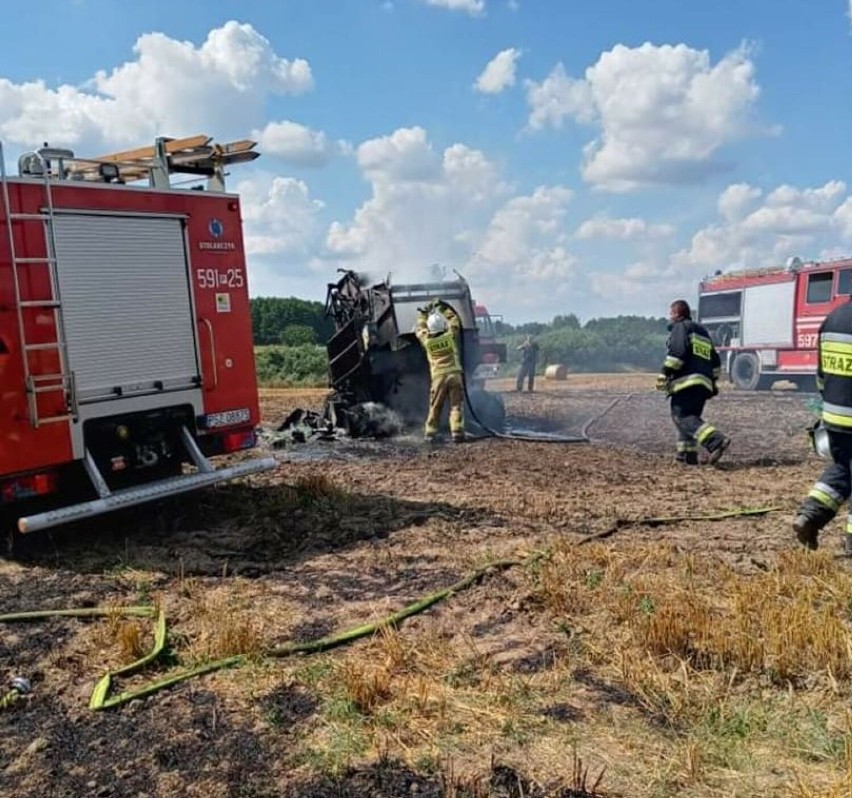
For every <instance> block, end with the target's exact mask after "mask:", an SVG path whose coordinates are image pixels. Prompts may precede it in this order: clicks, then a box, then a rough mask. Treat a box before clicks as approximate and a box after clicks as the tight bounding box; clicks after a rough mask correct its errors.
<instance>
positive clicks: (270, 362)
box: [251, 297, 667, 385]
mask: <svg viewBox="0 0 852 798" xmlns="http://www.w3.org/2000/svg"><path fill="white" fill-rule="evenodd" d="M251 314H252V325H253V330H254V341H255V344H258V345H261V346H268V345H271V344H277V345H280V346H281V348H282V350H283V351H275V350H272V351H266V352H263V353H262V354H261V353H259V355H258V373H259V376H260V379H261V380H262V381H269V380H272V381H275V382H280V383H282V384H286V383H290V384H294V385H297V384H301V385H304V384H310V383H312V382H313V383H318V384H324V382H325V380H326V366H325V363H326V361H325V352H324V344H325V342H326V341H327V340H328V339H329V338H330V337H331V335H332V334H333V332H334V324H333V322H332V321H331V319H329V318H326V316H325V306H324V305H323V303H322V302H312V301H309V300H304V299H297V298H295V297H290V298H287V299H284V298H280V297H262V298H258V299H252V300H251ZM666 323H667V322H666V319H664V318H649V317H646V316H615V317H609V318H596V319H590V320H589V321H587V322H586V323H585V324H582V323H581V322H580V320H579V319H578V318H577V316H576V315H574V314H573V313H570V314H566V315H559V316H555V317H554V318H553V319H552V320H551V321H550V322H549V323H544V322H526V323H524V324H518V325H512V324H507V323H505V322H502V321H499V320H498V321H496V322H495V328H496V332H497V335H498V337H499V339H500V340H501V341H503V342H505V343H506V344H507V350H508V363H507V364H506V365H505V371H507V372H508V371H513V370H514V369H515V368H516V367H517V365H518V363H519V361H520V352H519V351H518V349H517V347H518V346H519V345H520V344H521V343H522V342H523V340H524V338H525V337H526V336H527V335H532V336H533V337H534V338H535V340H536V341H537V342H538V345H539V358H538V369H539V371H543V370H544V368H545V367H546V366H547V365H549V364H553V363H561V364H564V365H565V366H567V367H568V368H569V369H570V370H571V371H587V372H589V371H621V370H625V369H636V370H646V371H654V370H656V369H658V368H659V366H660V363H661V362H662V359H663V357H664V355H665V342H666V334H667V333H666Z"/></svg>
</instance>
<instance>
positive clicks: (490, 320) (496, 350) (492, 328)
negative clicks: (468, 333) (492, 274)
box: [473, 304, 506, 379]
mask: <svg viewBox="0 0 852 798" xmlns="http://www.w3.org/2000/svg"><path fill="white" fill-rule="evenodd" d="M473 313H474V318H475V320H476V327H477V329H478V330H479V351H480V353H481V354H480V359H479V365H478V366H477V367H476V372H475V373H474V377H476V378H477V379H485V378H487V377H496V376H497V374H498V372H499V371H500V364H501V363H505V362H506V344H501V343H498V342H497V325H496V322H498V321H502V320H503V317H502V316H492V315H491V314H490V313H489V312H488V308H486V307H485V305H478V304H477V305H474V306H473Z"/></svg>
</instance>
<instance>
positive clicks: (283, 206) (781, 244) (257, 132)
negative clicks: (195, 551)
mask: <svg viewBox="0 0 852 798" xmlns="http://www.w3.org/2000/svg"><path fill="white" fill-rule="evenodd" d="M6 21H7V25H8V26H11V28H12V29H15V30H18V31H21V32H22V35H20V36H7V37H6V39H5V40H4V57H3V60H2V68H0V138H2V140H3V142H4V145H5V146H6V148H7V158H8V160H9V161H10V165H12V164H13V163H14V160H15V159H16V156H17V154H18V153H19V152H21V151H23V150H25V149H30V148H32V147H34V146H37V145H38V144H40V143H41V142H42V141H45V140H48V141H50V142H51V144H54V145H57V146H58V145H63V146H70V147H72V148H73V149H74V150H75V151H76V152H77V153H78V154H80V155H97V154H100V153H102V152H105V151H110V150H117V149H123V148H126V147H132V146H140V145H143V144H148V143H150V142H151V141H152V139H153V137H155V136H157V135H170V136H182V135H190V134H195V133H199V132H203V133H206V134H208V135H211V136H213V137H214V138H215V139H217V140H220V141H227V140H231V139H236V138H243V137H247V136H250V137H253V138H255V139H256V140H258V141H259V142H260V145H259V149H260V151H261V152H262V153H263V155H262V157H261V158H260V159H258V160H257V161H256V162H255V163H253V164H252V165H250V166H240V167H236V168H235V169H234V172H233V174H232V175H231V176H230V183H229V187H230V188H231V189H234V190H238V191H239V192H240V193H241V195H242V197H243V208H244V219H245V227H246V233H247V243H248V249H249V252H248V263H249V281H250V288H251V291H252V294H253V295H279V296H300V297H304V298H309V299H323V298H324V294H325V285H326V283H327V282H328V281H329V280H332V279H334V275H335V270H336V269H337V268H340V267H352V268H356V269H359V270H365V271H367V272H368V273H370V274H371V275H374V276H375V277H377V278H379V277H384V276H385V275H386V274H388V273H391V274H392V276H393V278H394V279H395V280H396V281H397V282H402V281H406V280H411V279H422V278H424V277H426V276H428V275H429V272H430V269H429V267H430V265H431V264H433V263H439V264H442V265H443V266H444V267H445V268H446V269H447V270H448V272H449V271H450V270H452V269H458V270H459V271H460V272H462V273H463V274H464V275H465V276H467V278H468V279H469V281H470V282H471V285H472V287H473V290H474V293H475V295H476V296H477V298H479V299H481V300H483V301H485V302H486V304H488V306H489V308H490V309H491V310H492V312H497V313H502V314H503V315H504V316H505V318H506V319H507V320H509V321H516V322H517V321H526V320H541V321H546V320H549V319H551V318H552V317H553V316H554V315H557V314H563V313H576V314H577V315H579V316H580V317H581V318H583V319H587V318H590V317H592V316H602V315H615V314H619V313H639V314H653V315H662V314H664V313H665V310H666V306H667V304H668V301H669V300H670V299H672V298H674V297H675V296H681V295H682V296H686V297H687V298H692V297H694V295H695V292H696V286H697V282H698V280H699V279H700V278H701V276H703V275H704V274H707V273H710V272H713V271H715V270H716V269H728V268H742V267H758V266H766V265H771V264H781V263H783V262H784V261H785V260H786V258H788V257H790V256H792V255H797V256H799V257H802V258H803V259H806V260H807V259H820V258H830V257H839V256H841V255H846V254H849V253H850V251H852V199H850V197H851V196H852V195H851V194H850V191H852V188H850V185H849V181H850V179H851V178H850V175H849V174H848V172H849V169H848V166H847V164H848V162H849V158H848V155H847V149H848V146H849V145H848V142H849V141H850V140H852V135H850V134H852V102H850V99H852V98H850V89H849V85H850V82H849V75H850V73H852V69H850V67H852V49H851V48H850V45H852V37H850V33H852V22H850V4H849V0H785V2H784V3H778V2H777V0H774V1H773V2H770V0H739V2H733V0H718V1H717V2H716V3H714V4H699V3H692V2H684V1H683V0H646V2H642V3H637V2H636V1H635V0H597V2H595V3H591V2H581V1H580V0H278V2H268V1H264V2H261V1H260V0H242V1H241V2H235V1H233V0H230V1H229V0H212V1H208V2H204V3H199V2H193V1H191V0H170V1H169V2H164V1H161V0H148V2H146V3H133V4H131V3H125V2H119V0H52V2H51V1H48V2H42V3H38V4H35V3H33V4H30V5H29V6H27V5H25V4H20V5H18V6H16V8H15V11H14V12H13V13H11V12H10V11H8V10H7V14H6ZM35 32H37V33H38V36H37V37H36V36H35V35H34V34H35ZM36 38H37V39H38V41H37V40H36Z"/></svg>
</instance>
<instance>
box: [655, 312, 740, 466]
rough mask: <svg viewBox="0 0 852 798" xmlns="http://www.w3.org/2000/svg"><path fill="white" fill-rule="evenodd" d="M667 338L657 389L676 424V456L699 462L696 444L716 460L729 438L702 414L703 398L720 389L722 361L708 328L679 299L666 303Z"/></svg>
mask: <svg viewBox="0 0 852 798" xmlns="http://www.w3.org/2000/svg"><path fill="white" fill-rule="evenodd" d="M669 322H670V324H669V331H670V332H669V339H668V342H667V344H666V359H665V361H664V362H663V369H662V373H661V374H660V375H659V376H658V377H657V390H660V391H665V392H666V393H667V394H668V395H669V396H670V397H671V412H672V420H673V421H674V425H675V427H676V428H677V460H678V462H681V463H685V464H686V465H698V447H699V446H703V447H704V448H705V449H706V450H707V452H708V458H707V461H708V462H709V463H716V462H718V460H719V458H720V457H721V456H722V455H723V454H724V452H725V450H726V449H727V448H728V447H729V446H730V445H731V439H730V438H729V437H728V436H727V435H723V434H722V433H721V432H719V430H717V429H716V427H714V426H713V425H712V424H710V423H708V422H706V421H704V420H703V419H702V418H701V415H702V413H703V412H704V404H705V402H706V401H707V400H708V399H709V398H710V397H712V396H716V394H718V393H719V390H718V388H717V387H716V381H717V380H718V379H719V373H720V371H721V361H720V359H719V353H718V352H717V351H716V347H715V346H713V341H711V340H710V336H709V335H708V334H707V330H705V329H704V327H702V326H701V325H700V324H696V322H694V321H693V320H692V316H691V313H690V310H689V305H688V304H687V303H686V302H685V301H684V300H682V299H678V300H676V301H674V302H672V304H671V306H670V307H669Z"/></svg>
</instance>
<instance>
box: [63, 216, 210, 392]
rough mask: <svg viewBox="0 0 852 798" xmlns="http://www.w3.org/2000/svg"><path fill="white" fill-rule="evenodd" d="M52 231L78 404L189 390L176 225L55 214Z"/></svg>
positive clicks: (189, 323)
mask: <svg viewBox="0 0 852 798" xmlns="http://www.w3.org/2000/svg"><path fill="white" fill-rule="evenodd" d="M54 230H55V236H56V254H57V275H58V279H59V289H60V295H61V302H62V316H63V323H64V325H65V334H66V338H67V342H68V354H69V360H70V365H71V368H72V370H73V371H74V374H75V379H76V385H77V393H78V398H79V400H80V402H81V403H85V402H94V401H98V400H103V399H114V398H115V397H116V395H118V392H119V391H120V392H121V395H132V394H137V395H138V394H140V393H146V392H156V391H162V390H187V389H192V388H196V387H197V386H198V380H199V374H198V359H197V353H196V342H195V330H194V326H193V315H192V305H191V301H190V294H189V275H188V268H187V256H186V252H185V245H184V229H183V222H182V220H181V219H180V218H177V217H166V216H145V215H138V216H124V215H97V214H82V213H57V214H56V217H55V221H54Z"/></svg>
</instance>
